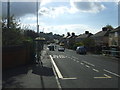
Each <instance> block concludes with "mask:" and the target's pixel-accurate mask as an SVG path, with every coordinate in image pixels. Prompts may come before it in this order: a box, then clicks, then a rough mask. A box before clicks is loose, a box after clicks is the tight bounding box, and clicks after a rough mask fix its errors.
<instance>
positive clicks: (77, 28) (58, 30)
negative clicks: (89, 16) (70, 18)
mask: <svg viewBox="0 0 120 90" xmlns="http://www.w3.org/2000/svg"><path fill="white" fill-rule="evenodd" d="M44 28H45V29H44V32H47V33H49V32H53V33H54V34H61V35H62V34H67V32H70V33H72V32H74V33H75V34H76V35H80V34H83V33H84V32H85V31H89V32H90V33H93V34H94V33H96V32H97V31H100V30H99V29H94V28H93V27H90V26H88V25H83V24H68V25H57V26H45V27H44Z"/></svg>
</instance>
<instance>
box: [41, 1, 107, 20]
mask: <svg viewBox="0 0 120 90" xmlns="http://www.w3.org/2000/svg"><path fill="white" fill-rule="evenodd" d="M41 3H42V2H41ZM46 3H49V2H46ZM46 3H44V4H42V6H41V8H40V10H39V13H40V15H43V16H48V17H51V18H55V17H57V16H59V15H61V14H64V13H69V14H74V13H77V12H84V13H99V12H100V11H102V10H104V9H105V8H106V7H105V6H104V5H103V4H101V3H100V2H89V1H88V2H83V1H82V2H81V1H79V2H78V1H75V0H71V1H70V7H68V6H67V5H66V6H62V5H61V6H59V7H45V6H44V5H45V4H46ZM53 3H54V2H53Z"/></svg>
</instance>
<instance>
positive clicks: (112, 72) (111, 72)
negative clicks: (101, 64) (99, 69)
mask: <svg viewBox="0 0 120 90" xmlns="http://www.w3.org/2000/svg"><path fill="white" fill-rule="evenodd" d="M104 71H105V72H108V73H110V74H113V75H115V76H117V77H120V75H118V74H116V73H113V72H111V71H108V70H106V69H104Z"/></svg>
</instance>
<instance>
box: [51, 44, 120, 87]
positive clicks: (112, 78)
mask: <svg viewBox="0 0 120 90" xmlns="http://www.w3.org/2000/svg"><path fill="white" fill-rule="evenodd" d="M58 47H59V46H57V48H56V49H55V51H49V56H50V59H51V62H52V65H53V70H54V73H55V75H56V80H57V83H58V86H59V88H118V87H119V86H118V79H119V78H120V75H119V72H118V66H119V63H118V58H114V57H108V56H103V55H93V54H86V55H80V54H76V52H75V51H73V50H69V49H66V50H65V52H60V51H58Z"/></svg>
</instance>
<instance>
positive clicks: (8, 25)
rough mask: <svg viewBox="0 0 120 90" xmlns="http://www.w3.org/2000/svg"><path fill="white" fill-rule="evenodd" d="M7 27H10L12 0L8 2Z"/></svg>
mask: <svg viewBox="0 0 120 90" xmlns="http://www.w3.org/2000/svg"><path fill="white" fill-rule="evenodd" d="M7 28H10V0H8V2H7Z"/></svg>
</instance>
